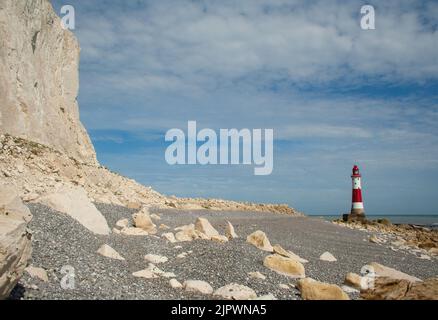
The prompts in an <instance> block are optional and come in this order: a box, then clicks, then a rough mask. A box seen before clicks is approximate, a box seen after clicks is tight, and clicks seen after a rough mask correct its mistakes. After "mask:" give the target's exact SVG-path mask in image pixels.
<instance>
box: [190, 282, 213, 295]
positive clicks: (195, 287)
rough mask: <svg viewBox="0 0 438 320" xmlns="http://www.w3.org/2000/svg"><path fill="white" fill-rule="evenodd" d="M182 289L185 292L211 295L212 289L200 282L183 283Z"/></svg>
mask: <svg viewBox="0 0 438 320" xmlns="http://www.w3.org/2000/svg"><path fill="white" fill-rule="evenodd" d="M183 287H184V289H185V290H186V291H187V292H195V293H201V294H212V293H213V288H212V286H211V285H210V284H209V283H208V282H205V281H202V280H187V281H184V283H183Z"/></svg>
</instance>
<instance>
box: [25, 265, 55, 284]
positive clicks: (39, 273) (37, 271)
mask: <svg viewBox="0 0 438 320" xmlns="http://www.w3.org/2000/svg"><path fill="white" fill-rule="evenodd" d="M24 270H25V271H26V272H27V273H28V274H29V275H30V276H31V277H32V278H38V279H40V280H41V281H44V282H49V277H48V276H47V271H46V270H44V269H43V268H39V267H34V266H28V267H27V268H26V269H24Z"/></svg>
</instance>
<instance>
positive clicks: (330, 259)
mask: <svg viewBox="0 0 438 320" xmlns="http://www.w3.org/2000/svg"><path fill="white" fill-rule="evenodd" d="M319 259H320V260H322V261H328V262H335V261H338V260H337V259H336V258H335V256H334V255H332V254H331V253H330V252H328V251H326V252H324V253H323V254H321V256H320V257H319Z"/></svg>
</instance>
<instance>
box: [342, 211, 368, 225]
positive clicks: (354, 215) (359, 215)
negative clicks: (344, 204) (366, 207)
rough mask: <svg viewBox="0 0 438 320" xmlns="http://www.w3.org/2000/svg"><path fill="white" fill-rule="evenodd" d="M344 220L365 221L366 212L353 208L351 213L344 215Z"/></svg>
mask: <svg viewBox="0 0 438 320" xmlns="http://www.w3.org/2000/svg"><path fill="white" fill-rule="evenodd" d="M342 220H344V221H346V222H348V221H365V220H366V217H365V212H364V211H363V210H362V211H360V212H358V211H355V210H351V213H346V214H343V215H342Z"/></svg>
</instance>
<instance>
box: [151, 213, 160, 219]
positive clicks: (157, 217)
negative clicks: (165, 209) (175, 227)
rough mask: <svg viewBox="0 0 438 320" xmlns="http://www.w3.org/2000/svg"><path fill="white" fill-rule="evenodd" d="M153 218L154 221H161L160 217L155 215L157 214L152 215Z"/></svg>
mask: <svg viewBox="0 0 438 320" xmlns="http://www.w3.org/2000/svg"><path fill="white" fill-rule="evenodd" d="M151 218H152V219H154V220H161V217H160V216H159V215H157V214H155V213H152V214H151Z"/></svg>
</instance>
